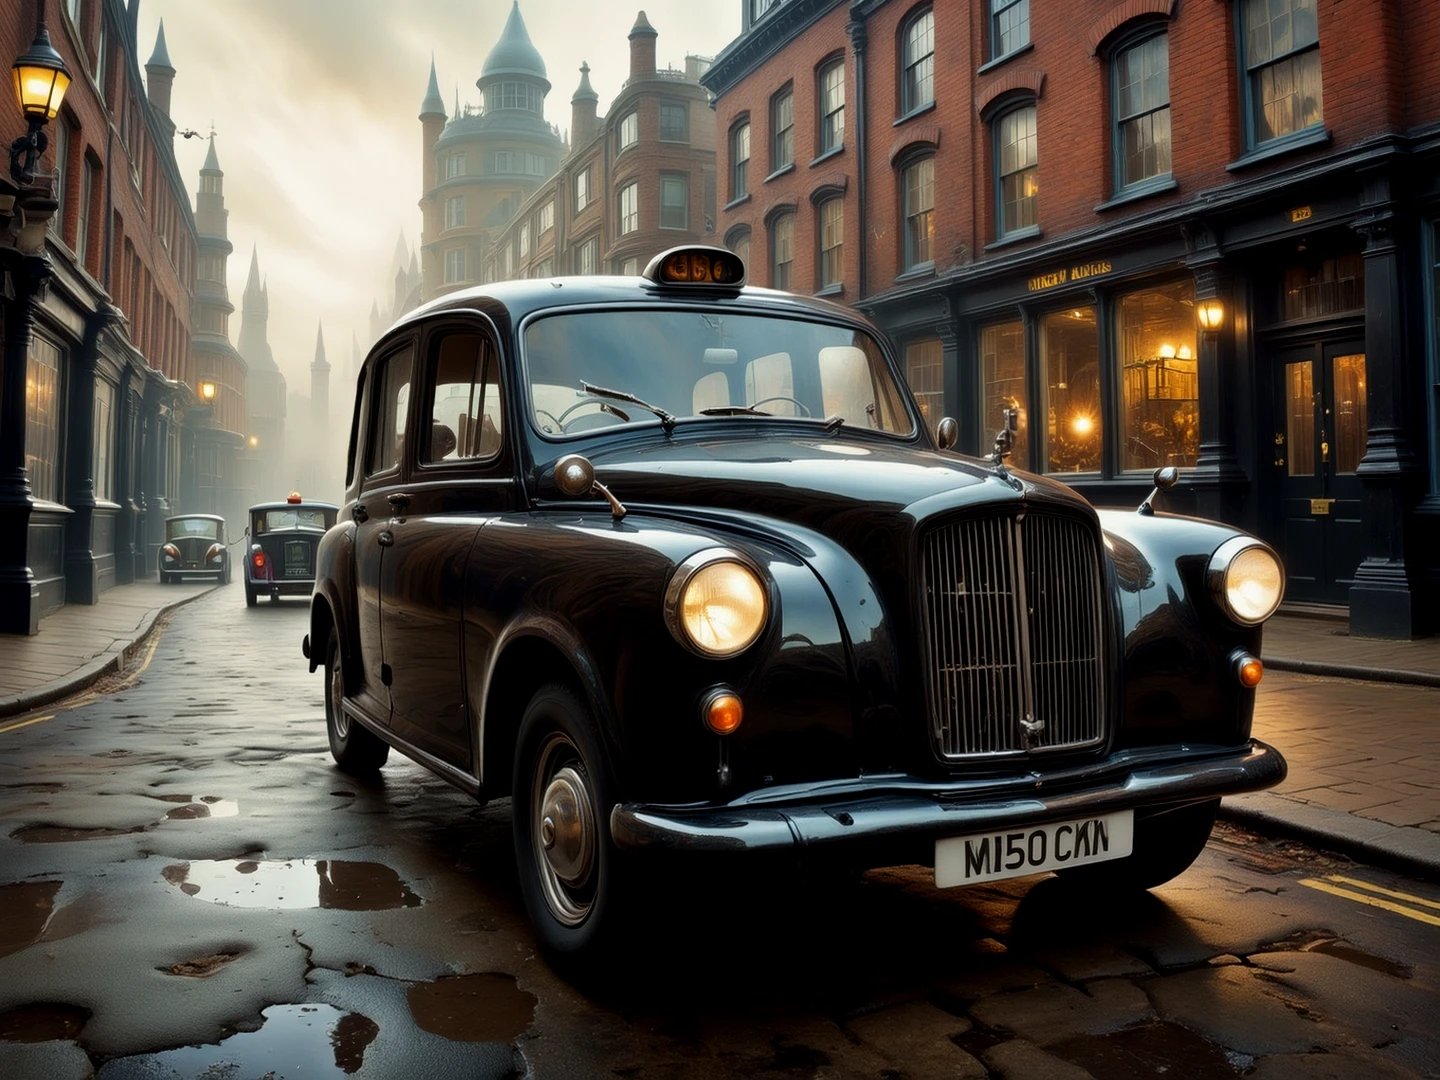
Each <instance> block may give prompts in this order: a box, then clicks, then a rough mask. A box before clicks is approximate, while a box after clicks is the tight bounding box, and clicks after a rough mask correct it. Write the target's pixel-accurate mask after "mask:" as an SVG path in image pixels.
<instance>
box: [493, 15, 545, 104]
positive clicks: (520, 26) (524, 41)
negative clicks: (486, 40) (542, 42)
mask: <svg viewBox="0 0 1440 1080" xmlns="http://www.w3.org/2000/svg"><path fill="white" fill-rule="evenodd" d="M495 75H528V76H530V77H531V78H534V79H539V80H540V81H541V82H544V83H545V89H546V90H549V89H550V83H549V81H548V80H547V79H546V78H545V61H544V60H543V59H542V58H541V56H540V52H539V50H537V49H536V48H535V45H534V44H533V43H532V42H531V40H530V33H529V31H527V30H526V29H525V20H524V19H523V18H521V16H520V0H514V3H512V4H511V7H510V18H508V19H507V20H506V21H505V29H504V31H503V32H502V33H501V34H500V40H499V41H498V42H496V43H495V47H494V48H493V49H491V50H490V55H489V56H487V57H486V58H485V65H484V67H482V68H481V69H480V80H479V81H481V82H484V81H485V80H487V79H489V78H490V77H491V76H495Z"/></svg>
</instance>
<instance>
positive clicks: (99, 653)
mask: <svg viewBox="0 0 1440 1080" xmlns="http://www.w3.org/2000/svg"><path fill="white" fill-rule="evenodd" d="M215 588H218V586H217V585H216V584H215V582H213V581H202V582H194V583H190V582H182V583H180V584H177V585H161V584H160V583H159V582H155V581H138V582H136V583H135V584H133V585H117V586H116V587H115V588H113V589H107V590H105V592H103V593H101V594H100V602H99V603H98V604H93V605H92V604H84V605H81V604H67V605H66V606H65V607H62V608H60V610H58V611H56V612H55V613H54V614H53V615H47V616H46V617H45V618H43V619H41V620H40V632H39V633H38V634H36V635H35V636H34V637H28V636H24V635H21V634H0V717H5V716H13V715H15V714H16V713H23V712H28V711H29V710H31V709H35V708H38V707H40V706H41V705H45V704H47V703H49V702H51V701H57V700H59V699H60V698H63V697H68V696H69V695H71V694H74V693H76V692H78V691H80V690H83V689H85V687H87V686H89V685H90V684H91V683H93V682H94V681H95V680H96V679H98V678H100V676H102V675H105V674H107V673H109V672H111V671H118V670H119V669H120V668H121V667H123V666H124V664H125V660H126V654H127V652H128V651H129V650H132V649H134V648H135V647H136V646H137V645H139V644H140V642H142V641H143V640H144V639H145V636H146V635H147V634H149V633H150V630H151V629H152V628H153V627H154V625H155V620H156V619H158V618H159V617H160V616H161V615H163V614H164V613H165V612H166V611H168V610H169V609H171V608H174V607H179V606H180V605H181V604H185V603H188V602H189V601H191V600H194V599H195V598H196V597H198V596H204V595H205V594H206V593H208V592H210V591H211V590H213V589H215Z"/></svg>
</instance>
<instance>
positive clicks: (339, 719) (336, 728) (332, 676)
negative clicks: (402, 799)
mask: <svg viewBox="0 0 1440 1080" xmlns="http://www.w3.org/2000/svg"><path fill="white" fill-rule="evenodd" d="M344 696H345V676H344V668H343V667H342V666H341V661H340V632H339V631H338V630H336V629H335V628H334V627H333V626H332V627H331V628H330V638H329V640H328V641H327V642H326V643H325V733H326V734H327V735H328V736H329V737H330V756H331V757H333V758H334V759H335V764H336V765H339V766H340V768H341V769H342V770H344V771H345V772H347V773H350V774H351V775H353V776H371V775H374V774H375V773H377V772H379V771H380V766H382V765H384V764H385V759H386V758H388V757H389V756H390V744H389V743H387V742H385V741H383V740H382V739H380V738H379V737H378V736H377V735H376V734H375V733H374V732H372V731H371V730H370V729H369V728H366V727H362V726H361V725H360V724H357V723H355V722H354V721H353V720H351V719H350V718H349V717H348V716H346V715H345V711H344V710H343V709H342V708H341V707H340V699H341V698H342V697H344Z"/></svg>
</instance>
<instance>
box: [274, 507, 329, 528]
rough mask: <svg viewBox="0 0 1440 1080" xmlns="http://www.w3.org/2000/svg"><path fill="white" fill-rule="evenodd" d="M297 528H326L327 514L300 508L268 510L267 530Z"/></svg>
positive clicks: (321, 511)
mask: <svg viewBox="0 0 1440 1080" xmlns="http://www.w3.org/2000/svg"><path fill="white" fill-rule="evenodd" d="M295 528H305V529H323V528H325V512H324V511H323V510H309V509H299V508H296V509H285V510H267V511H266V512H265V529H295ZM262 531H264V530H262Z"/></svg>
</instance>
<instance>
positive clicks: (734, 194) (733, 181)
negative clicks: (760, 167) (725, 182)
mask: <svg viewBox="0 0 1440 1080" xmlns="http://www.w3.org/2000/svg"><path fill="white" fill-rule="evenodd" d="M749 194H750V120H749V118H748V117H747V118H745V119H744V120H741V121H740V122H739V123H737V124H736V125H735V126H734V127H732V128H731V129H730V201H731V202H734V201H735V200H736V199H743V198H744V197H745V196H746V195H749Z"/></svg>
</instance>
